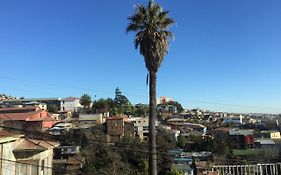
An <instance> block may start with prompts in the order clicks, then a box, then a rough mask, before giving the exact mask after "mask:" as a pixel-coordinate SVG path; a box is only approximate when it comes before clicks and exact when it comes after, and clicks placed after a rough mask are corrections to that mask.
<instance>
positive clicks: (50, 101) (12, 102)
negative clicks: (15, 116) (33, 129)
mask: <svg viewBox="0 0 281 175" xmlns="http://www.w3.org/2000/svg"><path fill="white" fill-rule="evenodd" d="M31 102H38V103H45V104H46V105H47V106H48V105H53V106H55V107H56V108H57V109H60V105H61V98H26V99H9V100H3V101H2V103H1V105H2V106H4V107H13V106H18V105H22V106H24V105H25V104H28V103H31Z"/></svg>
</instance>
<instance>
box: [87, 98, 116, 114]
mask: <svg viewBox="0 0 281 175" xmlns="http://www.w3.org/2000/svg"><path fill="white" fill-rule="evenodd" d="M114 106H115V104H114V100H113V99H111V98H107V99H103V98H101V99H99V100H96V101H94V102H93V105H92V112H93V113H106V112H109V111H110V109H111V108H114Z"/></svg>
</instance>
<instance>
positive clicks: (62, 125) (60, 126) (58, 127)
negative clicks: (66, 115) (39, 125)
mask: <svg viewBox="0 0 281 175" xmlns="http://www.w3.org/2000/svg"><path fill="white" fill-rule="evenodd" d="M71 128H73V124H72V123H67V122H59V123H56V124H54V125H53V126H52V128H50V129H49V130H48V132H49V134H52V135H62V134H64V133H66V132H68V131H69V130H70V129H71Z"/></svg>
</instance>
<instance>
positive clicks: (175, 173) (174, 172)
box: [166, 168, 183, 175]
mask: <svg viewBox="0 0 281 175" xmlns="http://www.w3.org/2000/svg"><path fill="white" fill-rule="evenodd" d="M166 175H183V173H182V172H180V171H178V170H176V169H175V168H172V169H171V170H170V171H169V172H167V173H166Z"/></svg>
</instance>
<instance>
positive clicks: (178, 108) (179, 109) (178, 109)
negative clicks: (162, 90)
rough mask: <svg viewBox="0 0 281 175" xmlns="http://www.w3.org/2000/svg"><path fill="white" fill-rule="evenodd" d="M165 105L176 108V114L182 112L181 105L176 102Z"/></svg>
mask: <svg viewBox="0 0 281 175" xmlns="http://www.w3.org/2000/svg"><path fill="white" fill-rule="evenodd" d="M166 104H168V105H173V106H175V107H177V113H182V112H183V111H184V109H183V107H182V105H181V104H180V103H179V102H177V101H168V102H167V103H166Z"/></svg>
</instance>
